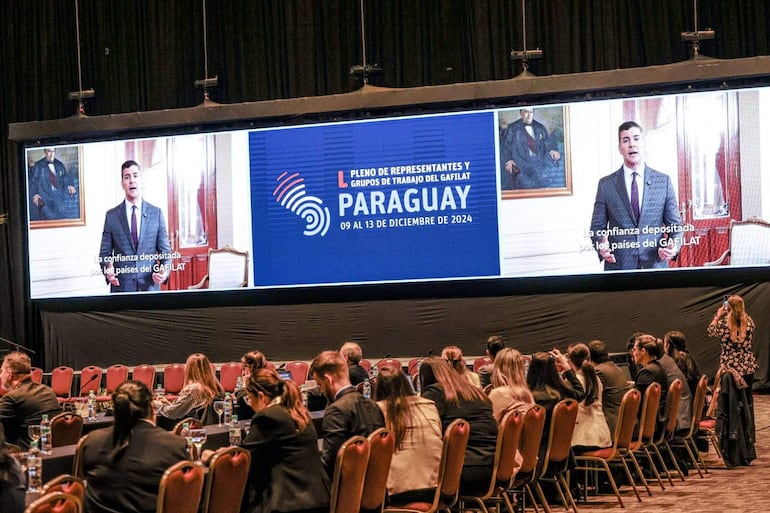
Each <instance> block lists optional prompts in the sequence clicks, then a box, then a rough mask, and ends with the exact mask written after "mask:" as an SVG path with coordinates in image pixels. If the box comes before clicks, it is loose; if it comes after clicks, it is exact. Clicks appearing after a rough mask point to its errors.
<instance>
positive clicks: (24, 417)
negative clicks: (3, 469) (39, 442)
mask: <svg viewBox="0 0 770 513" xmlns="http://www.w3.org/2000/svg"><path fill="white" fill-rule="evenodd" d="M31 370H32V364H31V362H30V359H29V356H27V355H26V354H24V353H22V352H19V351H14V352H12V353H8V354H7V355H5V358H3V364H2V367H0V384H1V385H2V387H3V389H5V390H6V394H5V395H4V396H3V397H0V423H1V424H2V425H3V429H4V430H5V440H6V441H7V442H9V443H13V444H16V445H18V446H20V447H22V448H24V449H26V448H28V447H29V443H30V438H29V433H28V429H27V428H28V426H30V425H35V424H40V419H41V418H42V416H43V414H47V415H48V416H49V417H53V416H54V415H56V414H58V413H61V411H62V409H61V407H60V406H59V402H58V401H57V400H56V394H55V393H54V391H53V390H51V388H50V387H48V386H46V385H43V384H40V383H35V382H34V381H32V377H31V375H30V372H31Z"/></svg>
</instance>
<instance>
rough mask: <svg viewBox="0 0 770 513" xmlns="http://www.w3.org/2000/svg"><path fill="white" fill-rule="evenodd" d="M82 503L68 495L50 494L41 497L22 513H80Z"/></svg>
mask: <svg viewBox="0 0 770 513" xmlns="http://www.w3.org/2000/svg"><path fill="white" fill-rule="evenodd" d="M82 511H83V502H82V501H81V500H80V499H78V498H77V497H75V496H74V495H70V494H68V493H61V492H52V493H47V494H45V495H41V496H40V497H39V498H38V499H37V500H35V501H33V502H32V503H31V504H30V505H29V506H27V508H26V509H25V510H24V513H82Z"/></svg>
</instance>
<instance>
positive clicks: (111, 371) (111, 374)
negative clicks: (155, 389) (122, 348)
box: [96, 363, 152, 402]
mask: <svg viewBox="0 0 770 513" xmlns="http://www.w3.org/2000/svg"><path fill="white" fill-rule="evenodd" d="M105 374H106V378H105V395H101V396H97V398H96V400H97V401H99V402H106V401H111V400H112V394H113V392H115V390H117V388H118V386H119V385H120V384H121V383H123V382H124V381H126V380H127V379H128V367H126V366H125V365H121V364H119V363H116V364H114V365H110V366H109V367H107V372H106V373H105ZM150 390H152V389H150Z"/></svg>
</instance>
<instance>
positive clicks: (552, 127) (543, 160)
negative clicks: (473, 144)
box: [497, 105, 572, 200]
mask: <svg viewBox="0 0 770 513" xmlns="http://www.w3.org/2000/svg"><path fill="white" fill-rule="evenodd" d="M497 123H498V125H497V126H498V130H499V134H500V155H499V156H500V189H501V191H502V192H501V195H502V199H504V200H505V199H517V198H539V197H544V196H564V195H570V194H572V170H571V165H570V158H569V153H570V149H569V116H568V109H567V107H566V106H562V105H559V106H554V107H529V106H525V107H519V108H516V109H510V110H501V111H499V112H498V115H497Z"/></svg>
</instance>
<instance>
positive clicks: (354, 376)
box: [340, 341, 369, 386]
mask: <svg viewBox="0 0 770 513" xmlns="http://www.w3.org/2000/svg"><path fill="white" fill-rule="evenodd" d="M340 354H341V355H342V357H343V358H345V360H346V361H347V362H348V374H350V384H351V385H353V386H356V385H358V384H359V383H363V382H364V381H366V380H367V379H369V373H368V372H366V369H364V368H363V367H361V359H362V358H363V357H364V354H363V351H361V346H359V345H358V344H356V343H355V342H352V341H348V342H345V343H344V344H342V347H340Z"/></svg>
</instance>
